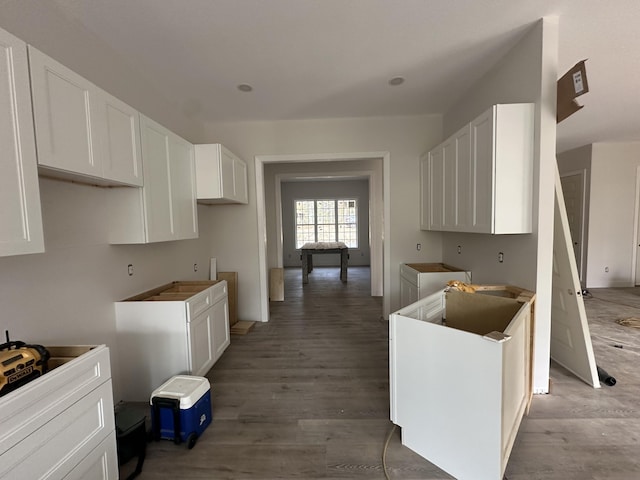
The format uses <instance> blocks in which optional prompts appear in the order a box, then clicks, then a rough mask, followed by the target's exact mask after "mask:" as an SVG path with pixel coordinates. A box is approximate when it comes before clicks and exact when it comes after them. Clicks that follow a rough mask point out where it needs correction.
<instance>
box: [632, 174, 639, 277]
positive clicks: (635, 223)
mask: <svg viewBox="0 0 640 480" xmlns="http://www.w3.org/2000/svg"><path fill="white" fill-rule="evenodd" d="M639 230H640V166H637V167H636V198H635V206H634V215H633V250H632V251H631V264H632V265H634V266H635V268H634V270H633V285H634V286H636V285H640V275H638V270H639V269H640V268H639V267H640V265H638V263H639V262H640V255H638V248H640V243H639V242H640V231H639Z"/></svg>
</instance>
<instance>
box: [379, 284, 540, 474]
mask: <svg viewBox="0 0 640 480" xmlns="http://www.w3.org/2000/svg"><path fill="white" fill-rule="evenodd" d="M516 294H517V295H518V296H517V297H514V298H503V297H500V296H496V295H495V292H494V295H487V294H482V293H474V294H472V293H462V292H453V291H452V292H449V293H447V294H445V293H444V291H439V292H436V293H433V294H431V295H429V296H427V297H426V298H423V299H422V300H419V301H418V302H416V303H413V304H411V305H409V306H407V307H405V308H403V309H401V310H399V311H397V312H395V313H393V314H391V316H390V319H389V374H390V379H389V380H390V390H391V392H390V393H391V396H390V411H391V421H392V422H393V423H395V424H396V425H398V426H400V427H401V433H402V444H403V445H405V446H407V447H409V448H410V449H412V450H413V451H415V452H416V453H418V454H419V455H421V456H423V457H424V458H426V459H427V460H429V461H430V462H432V463H434V464H435V465H437V466H438V467H440V468H442V469H443V470H444V471H446V472H447V473H449V474H450V475H452V476H453V477H455V478H457V479H459V480H502V478H503V474H504V471H505V467H506V465H507V461H508V459H509V454H510V452H511V448H512V446H513V442H514V441H515V438H516V434H517V432H518V428H519V425H520V422H521V419H522V416H523V414H524V412H525V411H526V408H527V406H528V404H529V401H530V398H531V376H530V368H531V341H530V339H531V311H532V302H533V298H534V296H533V294H532V293H531V292H526V291H523V290H521V289H518V290H517V293H516Z"/></svg>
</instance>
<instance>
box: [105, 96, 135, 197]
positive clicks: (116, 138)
mask: <svg viewBox="0 0 640 480" xmlns="http://www.w3.org/2000/svg"><path fill="white" fill-rule="evenodd" d="M96 101H97V103H98V106H97V109H98V112H99V114H100V127H101V129H100V130H101V131H100V133H101V134H100V141H101V142H100V146H101V148H102V154H101V158H102V165H103V175H104V178H105V179H108V180H113V181H115V182H118V183H123V184H127V185H132V186H138V187H141V186H142V184H143V178H142V150H141V147H140V121H139V115H138V111H137V110H135V109H134V108H132V107H130V106H129V105H127V104H126V103H124V102H122V101H120V100H118V99H117V98H115V97H114V96H112V95H109V94H108V93H107V92H104V91H102V90H98V91H97V95H96Z"/></svg>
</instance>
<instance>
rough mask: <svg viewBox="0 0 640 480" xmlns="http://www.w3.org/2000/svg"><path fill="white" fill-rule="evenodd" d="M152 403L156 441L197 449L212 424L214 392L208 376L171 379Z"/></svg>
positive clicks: (179, 376)
mask: <svg viewBox="0 0 640 480" xmlns="http://www.w3.org/2000/svg"><path fill="white" fill-rule="evenodd" d="M150 403H151V425H152V428H153V435H154V438H155V439H156V440H160V439H161V438H164V439H167V440H173V441H174V442H175V443H176V444H179V443H181V442H187V446H188V447H189V448H193V446H194V445H195V444H196V440H197V439H198V437H199V436H200V435H202V432H204V430H205V429H206V428H207V427H208V426H209V424H210V423H211V389H210V384H209V380H207V379H206V378H205V377H197V376H193V375H176V376H174V377H171V378H170V379H169V380H167V381H166V382H165V383H163V384H162V385H161V386H160V387H158V388H157V389H155V390H154V391H153V393H152V394H151V401H150Z"/></svg>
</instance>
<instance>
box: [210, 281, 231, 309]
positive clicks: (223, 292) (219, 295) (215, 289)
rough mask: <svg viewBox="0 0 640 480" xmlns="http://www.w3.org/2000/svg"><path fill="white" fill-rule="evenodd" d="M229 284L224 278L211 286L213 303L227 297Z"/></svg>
mask: <svg viewBox="0 0 640 480" xmlns="http://www.w3.org/2000/svg"><path fill="white" fill-rule="evenodd" d="M228 290H229V289H228V285H227V281H226V280H222V281H220V282H218V283H216V284H215V285H213V286H212V287H211V292H212V293H211V296H212V298H213V300H212V302H211V303H218V300H221V299H223V298H226V297H227V295H228Z"/></svg>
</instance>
